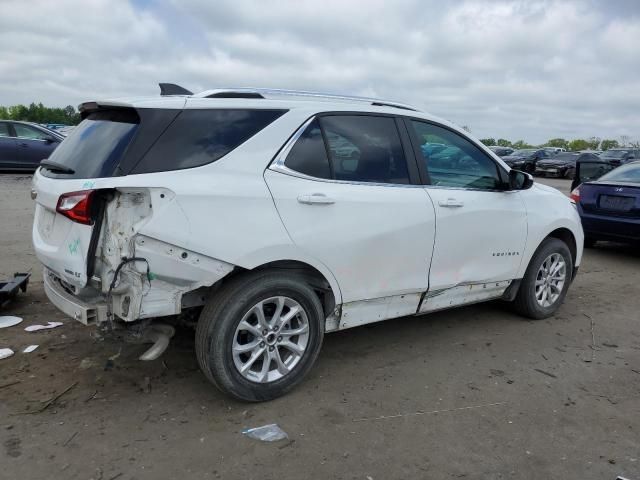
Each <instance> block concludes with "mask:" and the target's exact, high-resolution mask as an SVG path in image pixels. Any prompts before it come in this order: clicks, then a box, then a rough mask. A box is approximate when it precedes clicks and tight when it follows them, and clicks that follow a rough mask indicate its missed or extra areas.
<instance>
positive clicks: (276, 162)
mask: <svg viewBox="0 0 640 480" xmlns="http://www.w3.org/2000/svg"><path fill="white" fill-rule="evenodd" d="M316 118H318V115H313V116H311V117H310V118H308V119H307V120H306V121H305V122H304V123H303V124H302V125H301V126H300V127H299V128H298V129H297V130H296V131H295V133H294V134H293V135H292V136H291V138H289V140H288V141H287V142H286V143H285V144H284V147H282V148H281V149H280V152H278V154H277V155H276V156H275V158H274V159H273V162H271V165H269V167H268V169H269V170H272V171H274V172H279V173H283V174H285V175H289V176H291V177H298V178H302V179H303V180H311V181H314V182H324V183H337V184H343V185H371V186H375V187H402V188H424V189H429V188H437V189H441V190H443V189H446V190H466V191H470V192H497V193H507V192H517V190H496V189H486V188H466V187H447V186H444V185H414V184H412V183H378V182H356V181H349V180H334V179H333V178H320V177H313V176H311V175H307V174H305V173H300V172H298V171H296V170H293V169H291V168H289V167H287V166H286V165H285V163H284V162H285V160H286V159H287V156H288V155H289V152H291V149H292V148H293V146H294V145H295V143H296V142H297V141H298V139H299V138H300V137H301V136H302V134H303V133H304V131H305V130H306V129H307V127H308V126H309V125H310V124H311V123H312V122H313V121H314V120H315V119H316Z"/></svg>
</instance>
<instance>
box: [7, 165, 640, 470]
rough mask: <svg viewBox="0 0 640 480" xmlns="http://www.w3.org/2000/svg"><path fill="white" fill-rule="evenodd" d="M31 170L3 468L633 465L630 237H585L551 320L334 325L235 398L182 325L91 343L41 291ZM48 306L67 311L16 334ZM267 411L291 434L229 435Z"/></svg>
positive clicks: (16, 242) (434, 317)
mask: <svg viewBox="0 0 640 480" xmlns="http://www.w3.org/2000/svg"><path fill="white" fill-rule="evenodd" d="M543 181H544V182H545V183H548V184H553V185H554V186H557V187H560V188H561V189H562V190H563V191H564V192H565V193H567V192H568V189H569V187H568V182H566V181H564V180H543ZM29 184H30V180H29V177H28V176H20V175H9V174H6V175H0V205H1V210H0V248H1V249H2V252H3V253H2V255H1V257H0V278H3V277H7V276H8V275H9V274H11V273H13V272H14V271H21V270H25V269H33V281H32V283H31V285H30V287H29V290H28V292H27V294H26V295H20V296H19V297H18V299H17V300H16V301H15V302H14V303H12V304H11V305H10V306H9V307H8V308H7V309H5V311H3V314H5V315H19V316H21V317H24V322H23V323H22V324H21V325H19V326H15V327H11V328H7V329H2V330H0V348H1V347H11V348H13V349H14V350H15V351H16V352H17V353H16V354H15V355H14V356H13V357H11V358H8V359H5V360H0V442H1V445H0V464H1V465H2V470H3V472H4V473H3V474H2V476H6V478H25V479H26V478H64V479H89V478H94V479H96V480H97V479H101V480H113V479H115V478H119V479H122V480H125V479H159V478H178V477H181V478H189V479H190V478H199V479H207V478H212V479H213V478H229V479H234V478H245V479H282V480H284V479H302V478H319V479H320V478H322V479H326V478H336V479H338V478H340V479H342V478H345V479H363V480H367V479H369V478H371V479H375V480H378V479H395V478H430V479H440V478H443V479H445V478H447V479H448V478H466V479H476V478H477V479H498V478H517V479H542V478H566V479H581V480H584V479H591V478H593V479H614V478H615V477H616V475H623V476H625V477H628V478H630V479H640V442H639V438H640V437H639V433H640V401H639V400H640V327H639V325H638V322H639V318H638V317H639V315H638V312H639V311H640V295H639V294H640V288H639V287H638V285H640V274H639V272H640V268H639V267H640V254H639V253H638V252H637V250H636V249H634V248H630V247H622V246H618V245H614V244H603V245H602V246H600V247H598V248H595V249H591V250H588V251H586V252H585V257H584V260H583V262H582V266H581V268H580V274H579V275H578V278H577V279H576V281H575V283H574V284H573V286H572V288H571V289H570V291H569V295H568V296H567V300H566V302H565V304H564V305H563V306H562V308H561V309H560V310H559V312H558V314H557V315H556V316H555V317H554V318H551V319H549V320H544V321H538V322H533V321H527V320H524V319H522V318H520V317H518V316H516V315H514V314H513V313H511V312H510V311H509V310H508V309H507V308H506V307H505V306H504V305H503V304H500V303H490V304H482V305H475V306H470V307H466V308H460V309H456V310H451V311H447V312H440V313H436V314H431V315H428V316H423V317H412V318H403V319H397V320H391V321H387V322H383V323H380V324H374V325H371V326H365V327H360V328H355V329H352V330H348V331H345V332H338V333H333V334H330V335H328V336H327V337H326V339H325V344H324V348H323V351H322V353H321V356H320V360H319V362H318V364H317V365H316V367H315V368H314V370H313V371H312V372H311V375H310V376H309V377H308V379H307V380H306V381H305V382H303V383H302V384H301V385H300V386H299V387H298V388H297V389H296V390H295V391H294V392H292V393H291V394H289V395H288V396H286V397H284V398H281V399H278V400H275V401H272V402H270V403H264V404H245V403H239V402H236V401H233V400H230V399H228V398H226V397H225V396H223V395H222V394H220V393H219V392H218V391H217V390H215V388H213V387H212V386H210V385H209V384H208V383H207V381H206V380H205V378H204V376H203V375H202V374H201V373H200V372H199V370H198V367H197V364H196V359H195V355H194V352H193V348H192V343H193V332H192V331H190V330H182V331H179V332H178V335H177V338H176V339H175V340H174V341H173V342H172V344H171V346H170V347H169V350H168V351H167V352H166V353H165V355H163V357H161V359H159V360H157V361H154V362H146V363H145V362H139V361H138V360H137V356H138V355H139V354H140V353H141V352H142V351H143V350H144V349H145V347H143V346H136V345H128V344H127V345H119V344H117V343H115V342H114V341H111V340H104V341H99V340H97V339H95V338H94V337H93V336H92V334H93V331H92V329H91V328H87V327H84V326H83V325H81V324H79V323H77V322H74V321H73V320H71V319H68V318H65V317H63V316H62V315H61V314H60V313H59V312H58V311H57V310H56V309H55V308H54V307H53V306H52V305H51V304H50V303H48V301H47V299H46V297H45V296H44V293H43V291H42V283H41V274H40V270H39V267H38V265H37V261H36V259H35V257H34V254H33V251H32V247H31V242H30V228H31V216H32V209H33V204H32V202H31V200H30V199H29ZM46 321H62V322H64V325H63V326H61V327H59V328H56V329H53V330H48V331H42V332H37V333H28V332H25V331H24V327H25V326H27V325H31V324H37V323H42V322H46ZM29 344H39V345H40V346H39V348H38V349H37V350H36V351H35V352H33V353H30V354H23V353H19V352H20V350H21V349H22V348H24V347H25V346H27V345H29ZM16 382H17V383H16ZM61 394H62V395H61ZM269 423H277V424H279V425H280V426H281V427H282V428H283V429H284V430H285V431H286V432H287V433H288V435H289V440H288V441H281V442H277V443H274V444H267V443H261V442H259V441H256V440H252V439H249V438H246V437H244V436H243V435H242V434H241V433H240V432H241V431H242V430H243V429H245V428H249V427H255V426H260V425H264V424H269Z"/></svg>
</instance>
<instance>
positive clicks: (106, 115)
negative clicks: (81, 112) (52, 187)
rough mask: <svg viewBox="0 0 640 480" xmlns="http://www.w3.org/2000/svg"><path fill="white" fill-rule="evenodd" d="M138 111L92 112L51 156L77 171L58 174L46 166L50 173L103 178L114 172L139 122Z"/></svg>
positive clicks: (52, 174)
mask: <svg viewBox="0 0 640 480" xmlns="http://www.w3.org/2000/svg"><path fill="white" fill-rule="evenodd" d="M139 121H140V120H139V117H138V115H137V114H136V112H135V111H134V110H124V109H123V110H102V111H99V112H95V113H91V114H89V116H87V118H85V119H84V120H83V121H82V122H81V123H80V125H78V126H77V127H76V128H74V129H73V131H72V132H71V133H70V134H69V136H68V137H67V138H65V140H64V141H63V142H62V143H61V144H60V145H59V146H58V148H56V149H55V150H54V151H53V153H52V154H51V155H50V156H49V160H50V161H51V162H55V163H58V164H60V165H63V166H65V167H68V168H70V169H72V170H73V171H74V173H73V174H71V175H68V174H64V175H58V174H55V173H53V172H50V171H48V170H47V169H46V168H45V169H44V173H45V174H46V175H47V176H54V177H57V176H62V177H64V178H99V177H110V176H111V175H113V172H114V171H115V169H116V167H117V165H118V163H119V162H120V159H121V158H122V156H123V155H124V152H125V150H126V149H127V147H128V146H129V143H130V142H131V140H132V138H133V136H134V135H135V133H136V130H137V129H138V125H139Z"/></svg>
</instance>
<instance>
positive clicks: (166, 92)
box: [158, 83, 193, 97]
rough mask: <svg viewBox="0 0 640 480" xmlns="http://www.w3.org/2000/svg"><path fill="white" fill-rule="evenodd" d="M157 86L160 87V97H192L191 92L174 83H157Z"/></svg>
mask: <svg viewBox="0 0 640 480" xmlns="http://www.w3.org/2000/svg"><path fill="white" fill-rule="evenodd" d="M158 85H159V86H160V96H162V97H166V96H170V95H193V92H191V91H189V90H187V89H186V88H184V87H181V86H180V85H176V84H175V83H159V84H158Z"/></svg>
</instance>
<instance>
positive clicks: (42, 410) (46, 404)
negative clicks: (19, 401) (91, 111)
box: [16, 382, 78, 415]
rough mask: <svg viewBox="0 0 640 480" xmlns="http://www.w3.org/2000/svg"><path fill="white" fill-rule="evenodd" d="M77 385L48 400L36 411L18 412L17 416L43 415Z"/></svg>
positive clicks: (76, 383)
mask: <svg viewBox="0 0 640 480" xmlns="http://www.w3.org/2000/svg"><path fill="white" fill-rule="evenodd" d="M76 385H78V382H75V383H73V384H71V385H69V386H68V387H67V388H65V389H64V390H63V391H62V392H60V393H59V394H57V395H55V396H53V397H51V398H50V399H49V400H47V401H46V402H43V405H42V406H41V407H40V408H38V409H36V410H33V411H32V410H27V411H24V412H18V413H17V414H16V415H32V414H34V413H42V412H44V411H45V410H46V409H47V408H49V407H50V406H51V405H53V404H54V403H55V402H56V401H57V400H58V399H59V398H60V397H62V396H63V395H64V394H65V393H67V392H68V391H69V390H71V389H72V388H74V387H75V386H76Z"/></svg>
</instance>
